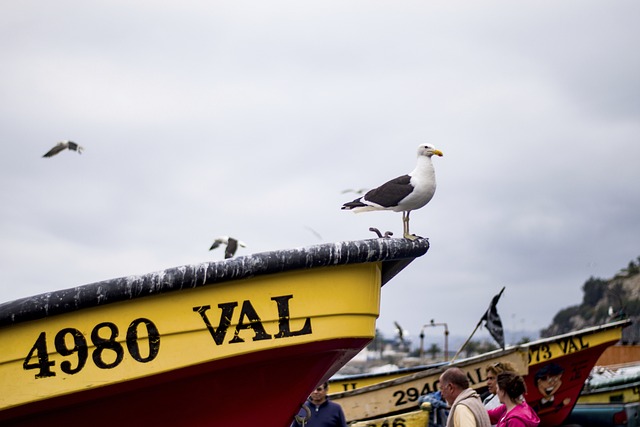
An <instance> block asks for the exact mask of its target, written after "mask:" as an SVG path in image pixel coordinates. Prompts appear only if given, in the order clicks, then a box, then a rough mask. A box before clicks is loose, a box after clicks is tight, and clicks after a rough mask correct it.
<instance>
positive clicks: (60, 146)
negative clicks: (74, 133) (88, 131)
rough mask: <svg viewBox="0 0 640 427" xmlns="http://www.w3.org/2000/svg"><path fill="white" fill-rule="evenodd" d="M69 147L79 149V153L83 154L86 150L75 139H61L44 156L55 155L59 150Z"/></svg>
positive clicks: (74, 149) (73, 149)
mask: <svg viewBox="0 0 640 427" xmlns="http://www.w3.org/2000/svg"><path fill="white" fill-rule="evenodd" d="M67 149H69V150H72V151H77V152H78V154H82V150H84V148H82V147H81V146H79V145H78V144H76V143H75V142H73V141H60V142H58V143H57V144H56V145H55V146H54V147H53V148H52V149H51V150H49V151H47V152H46V153H45V154H44V156H42V157H53V156H55V155H56V154H58V153H59V152H61V151H63V150H67Z"/></svg>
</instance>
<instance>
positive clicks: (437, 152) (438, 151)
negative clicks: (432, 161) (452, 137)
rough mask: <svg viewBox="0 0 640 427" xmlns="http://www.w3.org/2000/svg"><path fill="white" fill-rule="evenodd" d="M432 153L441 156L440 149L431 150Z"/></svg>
mask: <svg viewBox="0 0 640 427" xmlns="http://www.w3.org/2000/svg"><path fill="white" fill-rule="evenodd" d="M433 154H435V155H436V156H440V157H442V156H443V154H442V151H440V150H433Z"/></svg>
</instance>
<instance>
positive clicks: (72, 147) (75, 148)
mask: <svg viewBox="0 0 640 427" xmlns="http://www.w3.org/2000/svg"><path fill="white" fill-rule="evenodd" d="M67 145H68V146H69V150H73V151H78V144H76V143H75V142H73V141H67Z"/></svg>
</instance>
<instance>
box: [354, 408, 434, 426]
mask: <svg viewBox="0 0 640 427" xmlns="http://www.w3.org/2000/svg"><path fill="white" fill-rule="evenodd" d="M428 425H429V411H428V410H422V409H418V410H417V411H411V412H407V413H404V414H398V415H390V416H388V417H382V418H376V419H375V420H369V421H359V422H356V423H353V424H350V425H349V427H393V426H396V427H427V426H428Z"/></svg>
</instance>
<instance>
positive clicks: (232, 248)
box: [209, 236, 247, 259]
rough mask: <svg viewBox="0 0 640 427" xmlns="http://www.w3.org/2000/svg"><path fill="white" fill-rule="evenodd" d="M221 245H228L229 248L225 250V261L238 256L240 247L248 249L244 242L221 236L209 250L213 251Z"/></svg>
mask: <svg viewBox="0 0 640 427" xmlns="http://www.w3.org/2000/svg"><path fill="white" fill-rule="evenodd" d="M220 245H227V248H226V249H225V250H224V258H225V259H227V258H231V257H232V256H234V255H235V254H236V251H237V250H238V246H241V247H243V248H246V247H247V245H246V244H244V242H241V241H240V240H237V239H234V238H233V237H229V236H220V237H218V238H217V239H216V240H215V241H214V242H213V244H212V245H211V247H210V248H209V250H213V249H215V248H217V247H218V246H220Z"/></svg>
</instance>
